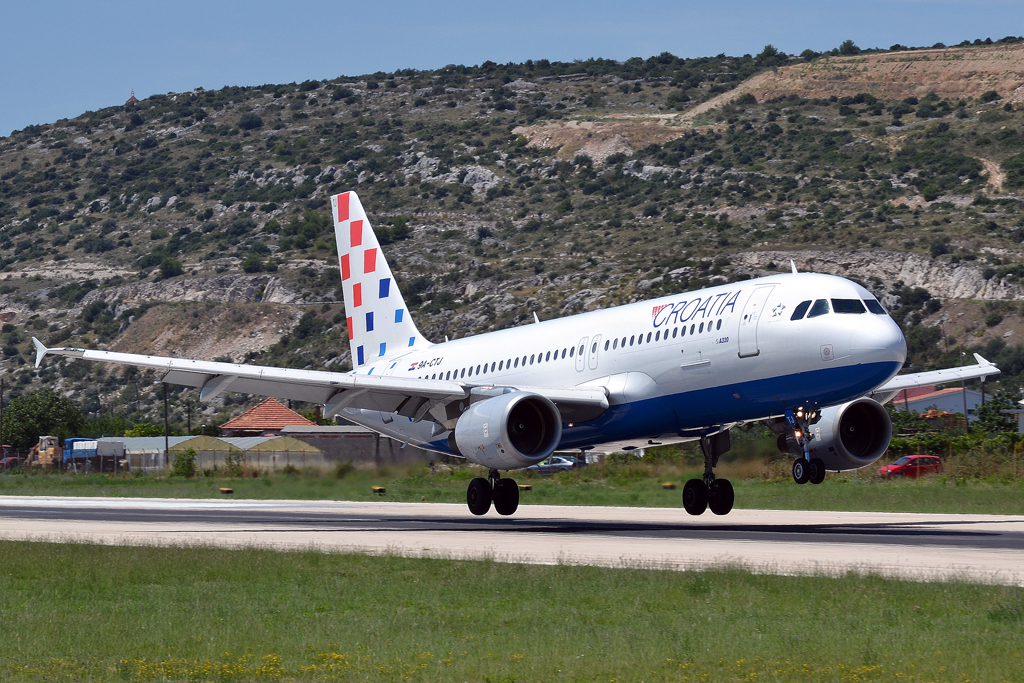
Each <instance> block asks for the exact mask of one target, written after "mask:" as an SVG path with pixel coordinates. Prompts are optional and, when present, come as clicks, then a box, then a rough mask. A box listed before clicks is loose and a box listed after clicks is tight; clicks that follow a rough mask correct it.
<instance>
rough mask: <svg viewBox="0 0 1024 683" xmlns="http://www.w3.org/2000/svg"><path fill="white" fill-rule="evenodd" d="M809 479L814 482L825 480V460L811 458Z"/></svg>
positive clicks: (818, 482)
mask: <svg viewBox="0 0 1024 683" xmlns="http://www.w3.org/2000/svg"><path fill="white" fill-rule="evenodd" d="M810 470H811V472H810V474H809V475H808V479H809V480H810V482H811V483H812V484H820V483H821V482H823V481H825V461H824V460H822V459H821V458H811V467H810Z"/></svg>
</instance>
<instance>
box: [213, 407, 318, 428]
mask: <svg viewBox="0 0 1024 683" xmlns="http://www.w3.org/2000/svg"><path fill="white" fill-rule="evenodd" d="M315 426H316V423H314V422H313V421H312V420H307V419H306V418H304V417H302V416H301V415H299V414H298V413H296V412H295V411H294V410H291V409H289V408H288V407H287V406H285V405H284V404H283V403H281V402H280V401H278V400H277V399H276V398H268V399H266V400H264V401H262V402H260V403H258V404H257V405H256V406H255V407H253V408H250V409H249V410H247V411H245V412H244V413H242V414H241V415H239V416H238V417H233V418H231V419H230V420H228V421H227V422H225V423H224V424H222V425H221V426H220V433H221V436H280V435H282V434H283V433H284V428H285V427H315Z"/></svg>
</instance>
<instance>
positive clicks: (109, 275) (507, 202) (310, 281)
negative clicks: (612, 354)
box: [0, 39, 1024, 419]
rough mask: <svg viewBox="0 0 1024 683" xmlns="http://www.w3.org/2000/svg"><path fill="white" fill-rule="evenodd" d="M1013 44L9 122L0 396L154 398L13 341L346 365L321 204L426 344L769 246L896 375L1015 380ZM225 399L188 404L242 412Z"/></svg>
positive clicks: (219, 99) (611, 296) (759, 266)
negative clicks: (890, 358) (870, 294)
mask: <svg viewBox="0 0 1024 683" xmlns="http://www.w3.org/2000/svg"><path fill="white" fill-rule="evenodd" d="M977 42H980V41H977ZM1019 42H1020V41H1019V40H1018V39H1005V40H1004V41H1000V43H999V44H995V45H991V46H989V45H984V44H979V45H969V46H963V47H960V48H957V49H956V50H952V49H946V48H936V49H934V50H915V51H907V50H905V49H896V50H893V51H888V52H876V53H872V54H848V55H842V54H838V53H839V51H838V50H837V51H836V52H837V54H836V55H813V54H806V53H805V54H804V55H803V56H801V57H793V56H787V55H782V54H779V53H777V52H775V51H773V50H770V49H766V50H765V52H763V53H762V54H760V55H758V56H757V57H751V56H744V57H725V56H719V57H715V58H707V59H696V60H686V59H680V58H677V57H674V56H673V55H670V54H663V55H659V56H657V57H653V58H651V59H648V60H641V59H631V60H628V61H626V62H622V63H619V62H612V61H608V60H590V61H586V62H573V63H550V62H547V61H543V60H542V61H538V62H527V63H525V64H507V65H497V64H493V63H490V62H488V63H485V64H482V65H480V66H478V67H462V66H450V67H446V68H445V69H441V70H438V71H430V72H421V71H401V72H395V73H390V74H384V73H378V74H372V75H366V76H361V77H358V78H348V77H339V78H337V79H333V80H331V81H324V82H319V81H306V82H303V83H299V84H294V83H293V84H285V85H268V86H262V87H257V88H225V89H223V90H219V91H202V90H197V91H193V92H187V93H171V94H168V95H160V96H153V97H150V98H148V99H146V100H143V101H141V102H129V103H126V104H125V105H123V106H116V107H109V108H107V109H103V110H100V111H96V112H86V113H85V114H83V115H81V116H79V117H77V118H75V119H72V120H61V121H57V122H55V123H53V124H47V125H39V126H31V127H29V128H26V129H25V130H22V131H17V132H15V133H14V134H12V135H11V136H10V137H6V138H0V321H2V324H3V327H2V332H0V334H2V338H0V341H2V349H3V358H4V359H5V362H4V367H6V368H7V370H8V371H9V378H10V379H9V381H8V386H11V385H13V387H14V388H13V394H12V393H10V392H9V393H8V397H10V396H11V395H17V394H18V393H20V392H25V391H29V390H31V389H32V388H33V387H39V386H52V387H58V388H60V389H61V390H63V391H66V392H69V393H72V394H74V395H76V396H79V397H81V400H82V402H83V405H84V406H85V407H86V409H87V410H88V411H89V412H91V413H92V414H93V415H100V414H112V413H117V414H122V415H127V416H130V417H131V418H132V419H144V418H146V417H147V416H149V417H152V415H153V410H154V409H155V408H156V407H157V402H156V400H155V394H154V393H153V390H152V381H153V378H152V377H149V376H146V375H139V374H138V373H132V372H129V373H122V372H115V371H107V370H105V369H103V368H101V367H96V366H85V365H83V364H80V363H61V362H52V361H51V362H48V363H47V364H46V366H45V367H44V368H43V369H41V370H40V371H38V372H37V371H35V370H34V369H33V368H31V364H30V362H29V361H30V360H31V352H30V351H31V349H30V344H29V337H30V336H32V335H36V336H39V337H41V338H42V339H44V341H46V342H47V343H50V344H55V343H61V342H63V343H68V344H75V345H81V346H99V347H107V346H109V347H110V348H116V349H119V350H126V351H139V352H152V353H175V354H177V353H181V354H189V355H196V356H198V357H203V358H231V359H233V360H247V361H249V362H259V363H267V364H283V365H288V366H293V367H310V368H332V369H346V368H348V367H349V363H348V358H349V355H348V348H347V344H346V341H345V340H346V338H347V337H346V330H345V328H344V315H343V311H342V307H341V305H340V301H339V298H340V296H339V295H340V292H339V290H338V287H339V285H340V280H339V277H338V273H337V271H336V268H335V266H334V264H335V263H336V257H335V247H334V243H333V236H332V233H331V223H330V217H329V215H328V212H327V209H326V206H327V198H328V197H329V196H330V195H331V194H332V193H334V192H338V191H342V190H347V189H353V188H354V189H356V190H358V192H359V193H360V196H361V197H362V199H363V202H364V204H365V206H366V208H367V210H368V213H369V214H370V217H371V221H372V222H373V224H374V226H375V228H376V230H377V231H378V234H379V235H380V236H381V241H382V242H383V243H386V246H385V251H386V253H387V255H388V258H389V260H390V261H391V263H392V266H393V268H394V270H395V271H396V276H397V277H398V279H399V281H400V285H401V287H402V289H403V291H404V292H405V294H406V296H407V298H408V299H409V302H410V304H411V308H412V309H413V311H414V315H416V316H417V320H418V322H419V323H420V326H421V329H422V330H423V331H424V333H425V334H426V335H427V336H428V337H430V338H433V339H438V340H440V339H442V338H443V337H444V335H448V336H449V337H458V336H463V335H467V334H473V333H478V332H483V331H486V330H488V329H496V328H500V327H506V326H510V325H516V324H520V323H522V322H526V321H528V320H532V313H533V312H534V311H536V312H537V313H538V314H539V315H540V316H541V317H551V316H557V315H566V314H570V313H574V312H579V311H583V310H588V309H593V308H597V307H604V306H610V305H614V304H618V303H622V302H627V301H631V300H634V299H638V298H643V297H650V296H656V295H660V294H662V293H665V292H669V291H678V290H680V289H684V288H690V287H698V286H702V285H705V284H708V283H712V282H719V281H726V280H735V279H742V278H748V277H755V276H758V275H761V274H765V273H769V272H773V271H776V270H778V269H785V268H788V263H789V259H791V258H792V259H795V260H796V262H797V264H798V266H800V267H801V268H807V269H815V270H821V271H825V272H835V273H841V274H844V275H846V276H849V277H853V278H856V279H858V280H860V281H862V282H863V283H864V284H866V285H867V286H869V287H871V288H872V289H873V290H875V291H876V292H877V293H878V294H879V296H881V297H882V298H883V299H884V300H885V301H886V302H888V304H889V305H890V306H891V307H892V308H893V309H894V313H895V314H896V315H897V317H898V318H899V319H900V320H901V321H902V323H903V324H904V325H905V327H906V330H907V335H908V338H909V339H910V340H911V346H912V351H913V356H912V366H913V367H914V368H919V367H926V366H928V365H934V364H940V363H948V362H953V361H952V359H953V358H955V357H956V356H954V354H955V353H958V352H957V351H956V349H957V348H958V346H959V345H964V346H966V347H977V348H983V350H984V352H985V353H988V354H990V355H993V356H994V358H993V359H994V360H996V361H1000V362H1002V363H1003V364H1004V365H1006V366H1007V368H1008V369H1009V370H1010V372H1008V373H1007V374H1006V375H1005V376H1004V377H1003V380H1002V381H1003V383H1004V384H1006V385H1007V386H1017V385H1018V384H1019V383H1020V380H1019V378H1018V377H1017V374H1018V372H1019V371H1020V369H1021V368H1024V364H1020V365H1021V367H1017V366H1016V365H1014V363H1016V362H1017V361H1016V358H1017V356H1018V355H1020V356H1022V357H1024V353H1021V351H1020V349H1018V348H1017V347H1016V346H1015V345H1014V343H1013V342H1014V341H1015V339H1020V338H1021V337H1020V336H1017V337H1014V335H1015V334H1016V335H1022V334H1024V319H1022V318H1021V313H1022V311H1021V309H1020V306H1019V304H1018V303H1014V302H1017V301H1018V300H1020V299H1022V298H1024V285H1022V284H1021V278H1022V277H1024V253H1022V247H1021V242H1022V240H1024V230H1022V222H1021V221H1022V219H1021V210H1022V208H1024V207H1022V204H1021V197H1020V195H1019V194H1018V192H1019V190H1020V188H1021V187H1022V186H1024V170H1022V169H1024V111H1021V110H1020V109H1019V106H1020V105H1018V104H1017V94H1018V88H1019V87H1020V86H1021V83H1022V82H1024V81H1022V78H1021V75H1020V74H1022V73H1024V67H1022V66H1021V65H1020V64H1018V62H1021V61H1022V60H1021V55H1024V47H1021V46H1019V45H1018V44H1017V43H1019ZM896 47H897V48H899V47H900V46H896ZM855 49H856V48H855V47H852V48H851V46H849V45H847V46H844V51H846V52H852V51H854V50H855ZM965 64H966V65H973V66H970V68H969V69H967V67H965V66H964V65H965ZM900 65H902V66H900ZM982 67H984V78H978V77H973V76H972V77H966V76H965V74H968V73H974V74H977V73H980V72H981V71H982ZM943 69H945V71H943ZM965 69H967V70H966V71H965ZM979 84H983V85H979ZM997 318H998V320H997ZM1018 328H1021V329H1019V330H1018ZM184 400H185V397H184V395H182V396H179V395H177V394H176V395H175V406H177V408H176V410H177V411H178V412H177V413H176V415H177V419H181V417H182V405H183V401H184ZM193 400H194V397H193ZM225 400H226V401H227V402H228V404H227V405H226V406H223V405H218V406H214V407H212V408H210V409H209V410H211V411H217V410H225V411H226V410H231V403H232V402H233V401H245V400H247V397H230V396H229V397H228V398H227V399H225ZM209 419H213V416H209Z"/></svg>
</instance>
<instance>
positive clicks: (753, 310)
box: [738, 285, 775, 358]
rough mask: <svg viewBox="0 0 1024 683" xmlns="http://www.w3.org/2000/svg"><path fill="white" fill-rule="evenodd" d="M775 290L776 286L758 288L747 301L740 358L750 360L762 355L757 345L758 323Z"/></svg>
mask: <svg viewBox="0 0 1024 683" xmlns="http://www.w3.org/2000/svg"><path fill="white" fill-rule="evenodd" d="M774 288H775V285H768V286H766V287H758V288H757V289H755V290H754V291H753V292H752V293H751V295H750V298H749V299H747V303H746V305H745V306H744V307H743V314H742V315H741V316H740V331H739V335H738V336H739V343H740V353H739V356H740V358H748V357H750V356H756V355H758V354H760V353H761V350H760V348H758V345H757V321H758V320H760V318H761V312H762V310H763V309H764V304H765V301H767V300H768V295H769V294H770V293H771V291H772V289H774Z"/></svg>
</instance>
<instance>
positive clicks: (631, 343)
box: [629, 336, 636, 346]
mask: <svg viewBox="0 0 1024 683" xmlns="http://www.w3.org/2000/svg"><path fill="white" fill-rule="evenodd" d="M634 339H636V337H633V336H631V337H630V338H629V345H630V346H632V345H633V340H634Z"/></svg>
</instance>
